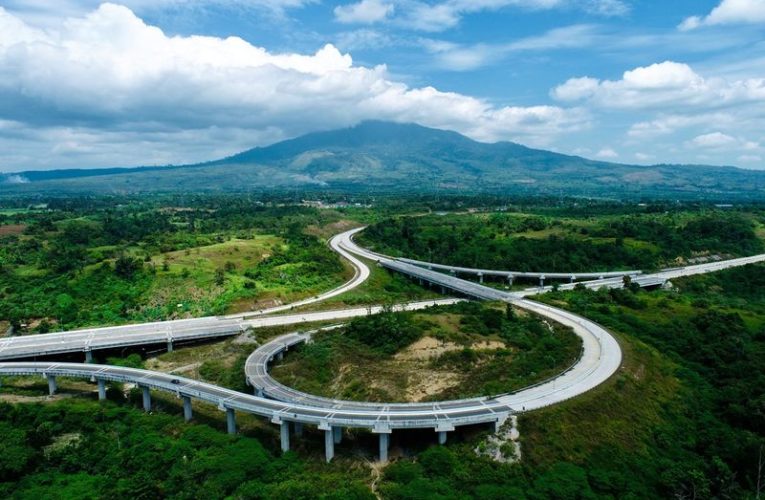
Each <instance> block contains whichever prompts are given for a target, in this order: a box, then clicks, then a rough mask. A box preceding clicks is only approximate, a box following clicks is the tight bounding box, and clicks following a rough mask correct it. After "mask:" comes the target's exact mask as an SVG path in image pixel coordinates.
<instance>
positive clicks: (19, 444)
mask: <svg viewBox="0 0 765 500" xmlns="http://www.w3.org/2000/svg"><path fill="white" fill-rule="evenodd" d="M0 432H2V435H3V439H2V442H0V496H2V497H3V498H18V499H33V498H83V499H90V498H93V499H95V498H136V499H149V498H177V499H186V498H189V499H190V498H225V497H232V498H262V499H268V498H274V499H277V498H278V499H281V498H324V499H346V498H350V499H371V498H374V496H373V495H372V494H371V492H370V491H369V488H368V486H367V485H366V484H365V482H364V480H365V479H366V477H365V474H366V473H365V471H364V470H363V469H356V470H354V468H348V467H343V466H341V465H337V466H333V467H326V466H318V467H317V465H316V464H311V463H308V462H306V461H304V460H301V459H300V458H298V457H297V455H295V454H293V453H288V454H286V455H283V456H279V454H274V453H273V452H272V451H271V450H269V449H267V448H265V447H264V446H263V445H262V444H261V443H260V442H259V441H258V440H257V439H255V438H251V437H246V436H236V437H231V436H227V435H226V434H224V433H222V432H220V431H218V430H214V429H212V428H210V427H207V426H205V425H200V424H183V423H181V422H179V419H178V417H177V416H174V415H172V416H171V415H164V414H162V413H156V414H152V415H146V414H144V413H143V412H140V411H139V410H137V409H133V408H129V407H125V406H116V405H114V404H111V403H110V404H98V403H96V402H92V401H83V400H70V401H66V402H59V403H55V404H33V405H15V406H11V405H8V404H6V403H0Z"/></svg>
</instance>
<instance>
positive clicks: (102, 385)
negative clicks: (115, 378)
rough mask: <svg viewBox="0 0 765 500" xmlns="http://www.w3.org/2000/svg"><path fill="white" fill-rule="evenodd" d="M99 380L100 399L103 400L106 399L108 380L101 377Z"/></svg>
mask: <svg viewBox="0 0 765 500" xmlns="http://www.w3.org/2000/svg"><path fill="white" fill-rule="evenodd" d="M97 382H98V400H99V401H103V400H104V399H106V380H104V379H102V378H100V379H98V380H97Z"/></svg>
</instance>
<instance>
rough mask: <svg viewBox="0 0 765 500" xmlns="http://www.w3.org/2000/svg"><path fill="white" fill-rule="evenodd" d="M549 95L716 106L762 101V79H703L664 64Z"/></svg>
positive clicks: (579, 81) (642, 104)
mask: <svg viewBox="0 0 765 500" xmlns="http://www.w3.org/2000/svg"><path fill="white" fill-rule="evenodd" d="M552 96H553V98H555V99H557V100H559V101H564V102H575V101H584V102H588V103H590V104H593V105H597V106H601V107H606V108H615V109H619V108H621V109H630V108H646V107H662V106H666V105H669V104H671V105H672V107H673V108H683V107H704V106H707V107H712V106H714V107H719V106H725V105H732V104H740V103H744V102H751V101H757V102H760V101H762V99H763V98H765V79H763V78H751V79H744V80H733V81H728V80H726V79H723V78H705V77H703V76H701V75H699V74H698V73H696V72H695V71H694V70H693V69H692V68H691V67H690V66H688V65H687V64H682V63H677V62H673V61H665V62H662V63H657V64H652V65H650V66H645V67H639V68H635V69H633V70H630V71H626V72H625V73H624V75H623V76H622V79H621V80H598V79H594V78H590V77H583V78H572V79H570V80H568V81H566V82H565V83H563V84H562V85H559V86H558V87H556V88H555V89H553V91H552Z"/></svg>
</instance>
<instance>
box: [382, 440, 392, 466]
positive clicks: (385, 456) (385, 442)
mask: <svg viewBox="0 0 765 500" xmlns="http://www.w3.org/2000/svg"><path fill="white" fill-rule="evenodd" d="M389 443H390V434H386V433H383V434H380V462H381V463H384V464H386V463H388V446H389Z"/></svg>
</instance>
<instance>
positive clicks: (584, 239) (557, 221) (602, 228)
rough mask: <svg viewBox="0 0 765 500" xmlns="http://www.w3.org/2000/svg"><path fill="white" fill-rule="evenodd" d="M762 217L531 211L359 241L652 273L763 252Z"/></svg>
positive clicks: (441, 257)
mask: <svg viewBox="0 0 765 500" xmlns="http://www.w3.org/2000/svg"><path fill="white" fill-rule="evenodd" d="M761 221H762V215H761V213H759V212H741V211H728V212H726V211H721V210H699V211H692V212H690V211H687V212H666V213H664V212H662V213H642V214H640V213H638V214H630V215H602V216H597V217H593V216H587V217H574V216H550V215H534V214H528V213H510V212H507V213H501V212H498V213H492V214H485V213H479V214H449V215H448V216H446V215H438V214H434V215H429V216H426V217H396V218H390V219H387V220H384V221H382V222H378V223H376V224H373V225H371V226H370V227H369V228H368V229H367V230H366V231H364V233H363V234H362V235H360V236H359V240H360V241H361V242H362V243H364V244H365V245H367V246H368V247H370V248H372V249H375V250H377V251H379V252H381V253H386V254H390V255H395V256H406V257H409V258H413V259H419V260H425V261H429V262H436V263H440V264H452V265H457V266H465V267H478V268H484V269H506V270H513V271H550V272H552V271H560V272H568V271H572V272H575V271H607V270H619V269H645V270H651V269H656V268H659V267H666V266H677V265H684V264H686V263H688V262H704V261H709V260H719V259H723V258H728V257H734V256H744V255H752V254H756V253H759V252H761V251H762V249H763V240H762V233H761V232H759V233H758V231H760V230H761V229H760V228H761Z"/></svg>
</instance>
